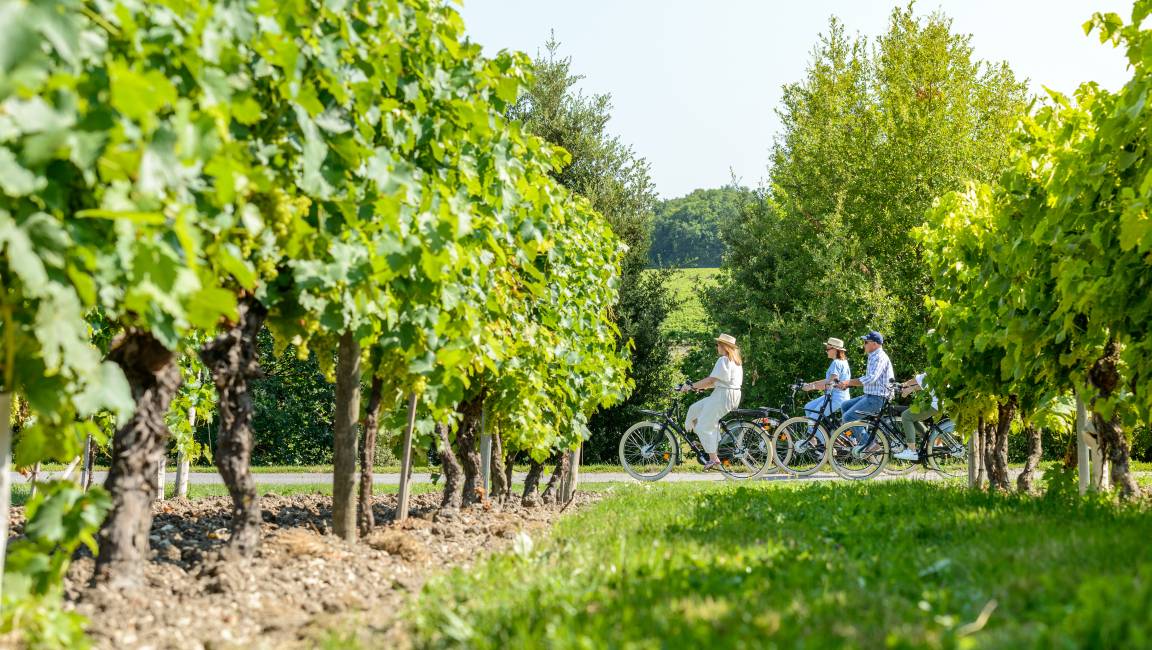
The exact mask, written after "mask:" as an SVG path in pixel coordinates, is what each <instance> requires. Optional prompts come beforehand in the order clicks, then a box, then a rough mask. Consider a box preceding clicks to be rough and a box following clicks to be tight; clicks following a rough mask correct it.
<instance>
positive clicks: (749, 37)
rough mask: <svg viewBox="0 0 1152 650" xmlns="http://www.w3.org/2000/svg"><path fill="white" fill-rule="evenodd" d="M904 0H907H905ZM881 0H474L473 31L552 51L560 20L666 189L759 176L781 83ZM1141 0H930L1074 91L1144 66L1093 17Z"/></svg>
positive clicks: (863, 24) (878, 28) (1043, 77)
mask: <svg viewBox="0 0 1152 650" xmlns="http://www.w3.org/2000/svg"><path fill="white" fill-rule="evenodd" d="M900 4H901V5H902V4H903V3H900ZM893 6H895V4H894V3H892V2H885V1H881V0H801V1H797V0H792V1H789V2H781V1H778V0H761V1H753V0H710V1H707V2H703V1H699V0H697V1H696V2H689V1H688V0H467V1H466V2H465V3H464V5H463V6H462V7H461V8H460V11H461V14H462V15H463V17H464V22H465V25H466V26H467V32H468V35H469V37H470V38H471V39H472V40H473V41H475V42H478V43H481V44H482V45H484V47H485V49H486V51H490V52H493V53H494V52H496V51H498V50H501V49H513V50H521V51H523V52H526V53H528V54H529V55H530V56H535V55H536V53H537V52H538V51H540V50H542V49H543V44H544V42H545V41H546V40H547V39H548V35H549V32H550V31H551V30H555V32H556V38H557V40H559V41H560V42H561V44H562V45H561V54H562V55H564V56H571V57H572V67H573V69H574V71H575V72H576V73H578V74H582V75H584V76H585V77H586V79H585V80H584V81H583V83H582V85H581V88H582V89H583V90H584V91H586V92H594V93H608V94H610V95H612V100H613V105H614V110H613V112H612V121H611V123H610V124H609V128H610V129H611V130H612V132H613V133H615V134H617V135H619V136H620V137H621V139H622V140H623V141H625V142H627V143H629V144H631V145H632V146H633V148H634V149H635V150H636V152H637V153H638V154H639V155H641V156H643V157H644V158H647V159H648V161H649V163H651V167H652V178H653V180H654V181H655V184H656V189H657V191H658V192H659V193H660V195H661V196H662V197H665V198H670V197H674V196H680V195H683V194H687V193H688V192H691V191H692V190H694V189H696V188H701V187H719V186H721V185H724V184H726V183H727V182H728V181H729V180H730V178H731V172H730V171H729V170H732V171H734V172H735V174H736V176H737V177H738V178H739V179H740V181H741V182H742V183H743V184H744V185H752V186H754V185H758V184H759V182H760V180H761V179H763V178H764V176H765V175H766V172H767V165H768V153H769V149H770V147H771V144H772V140H773V137H774V135H775V133H776V131H777V129H778V128H779V120H778V119H777V117H776V114H775V109H776V108H777V107H778V105H779V100H780V94H781V90H780V89H781V86H783V85H784V84H786V83H791V82H794V81H798V80H800V79H801V78H802V77H803V75H804V69H805V67H806V66H807V63H808V60H809V55H810V52H811V50H812V48H813V46H814V45H815V44H816V40H817V35H818V34H820V33H821V32H824V31H826V29H827V26H828V18H829V17H830V16H832V15H835V16H837V17H839V18H840V19H841V20H842V21H843V22H844V24H845V27H846V29H847V30H848V32H849V33H856V32H858V33H860V34H863V35H865V36H868V37H870V38H873V37H875V36H877V35H879V34H882V33H883V32H884V31H885V29H886V26H887V20H888V16H889V13H890V12H891V9H892V7H893ZM1131 8H1132V2H1131V0H924V1H921V2H918V3H917V4H916V10H917V13H921V14H926V13H929V12H931V11H933V10H935V9H942V10H943V11H944V12H945V13H946V14H947V15H949V16H950V17H952V18H953V20H954V22H953V29H954V30H955V31H958V32H961V33H968V34H972V36H973V39H972V45H973V47H974V48H975V53H976V56H977V57H978V58H981V59H985V60H991V61H999V60H1006V61H1008V63H1009V65H1010V66H1011V67H1012V69H1013V70H1014V71H1015V73H1016V75H1017V76H1018V77H1021V78H1027V79H1028V80H1029V82H1030V84H1031V88H1032V90H1033V91H1034V92H1037V93H1039V92H1041V91H1042V88H1041V87H1042V86H1048V87H1051V88H1054V89H1056V90H1059V91H1062V92H1071V91H1072V90H1074V89H1075V88H1076V86H1078V85H1079V84H1080V82H1082V81H1087V80H1094V81H1097V82H1099V83H1100V84H1101V85H1103V86H1104V87H1106V88H1109V89H1116V88H1119V87H1120V86H1122V85H1123V84H1124V82H1125V81H1126V80H1127V79H1128V78H1129V77H1130V76H1131V75H1130V72H1129V71H1127V70H1126V66H1127V61H1126V60H1125V58H1124V54H1123V52H1122V51H1121V50H1116V49H1114V48H1113V47H1112V46H1111V44H1104V45H1101V44H1100V43H1099V39H1098V38H1097V37H1096V35H1095V34H1093V35H1092V36H1091V37H1088V36H1085V35H1084V32H1083V30H1082V29H1081V25H1082V24H1083V23H1084V21H1086V20H1088V18H1089V17H1090V16H1091V15H1092V12H1094V11H1106V12H1107V11H1113V12H1116V13H1119V14H1120V15H1121V16H1123V17H1124V18H1125V19H1126V20H1127V18H1128V17H1129V15H1130V13H1131Z"/></svg>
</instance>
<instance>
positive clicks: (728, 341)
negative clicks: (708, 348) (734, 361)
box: [716, 334, 736, 347]
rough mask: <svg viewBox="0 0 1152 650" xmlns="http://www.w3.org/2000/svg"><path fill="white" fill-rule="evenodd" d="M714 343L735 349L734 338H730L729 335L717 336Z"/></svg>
mask: <svg viewBox="0 0 1152 650" xmlns="http://www.w3.org/2000/svg"><path fill="white" fill-rule="evenodd" d="M716 342H717V343H723V344H725V345H731V346H732V347H736V337H735V336H732V335H731V334H721V335H720V336H717V337H716Z"/></svg>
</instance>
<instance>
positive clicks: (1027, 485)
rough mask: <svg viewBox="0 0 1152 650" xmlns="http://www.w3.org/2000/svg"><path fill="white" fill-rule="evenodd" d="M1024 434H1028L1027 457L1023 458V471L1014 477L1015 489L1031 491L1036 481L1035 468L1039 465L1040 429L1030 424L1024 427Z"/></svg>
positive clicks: (1040, 451) (1041, 451)
mask: <svg viewBox="0 0 1152 650" xmlns="http://www.w3.org/2000/svg"><path fill="white" fill-rule="evenodd" d="M1024 435H1026V436H1028V457H1027V458H1026V459H1025V460H1024V471H1023V472H1020V476H1018V477H1016V489H1017V490H1019V491H1020V492H1031V491H1032V485H1033V483H1035V481H1036V468H1037V467H1039V466H1040V456H1041V454H1042V453H1043V449H1042V448H1041V444H1042V443H1041V439H1040V438H1041V436H1040V429H1037V428H1036V427H1034V426H1032V425H1031V424H1029V425H1027V426H1025V427H1024Z"/></svg>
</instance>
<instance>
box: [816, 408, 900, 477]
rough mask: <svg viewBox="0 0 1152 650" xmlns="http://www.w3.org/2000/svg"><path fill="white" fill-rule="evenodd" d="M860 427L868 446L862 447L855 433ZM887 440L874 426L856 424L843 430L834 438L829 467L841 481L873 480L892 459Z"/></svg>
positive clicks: (865, 423) (843, 427) (829, 456)
mask: <svg viewBox="0 0 1152 650" xmlns="http://www.w3.org/2000/svg"><path fill="white" fill-rule="evenodd" d="M856 427H859V428H860V429H862V430H863V438H864V440H867V441H868V443H867V444H866V445H861V444H859V443H860V442H862V441H858V440H856V438H855V436H854V434H853V429H854V428H856ZM890 451H891V450H890V448H889V447H888V437H887V436H886V435H884V432H883V431H882V430H880V428H879V427H878V426H876V425H875V424H872V423H871V422H865V421H863V420H856V421H855V422H847V423H845V424H843V425H841V426H840V428H839V429H836V431H835V432H834V433H833V434H832V445H831V447H830V448H829V453H828V464H829V465H831V466H832V471H834V472H836V473H837V474H838V475H840V476H841V477H842V478H846V479H852V480H857V481H859V480H863V479H870V478H872V477H874V476H876V475H877V474H879V473H880V472H882V471H884V467H885V466H886V465H887V464H888V458H889V455H890Z"/></svg>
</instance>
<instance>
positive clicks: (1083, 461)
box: [1076, 392, 1092, 496]
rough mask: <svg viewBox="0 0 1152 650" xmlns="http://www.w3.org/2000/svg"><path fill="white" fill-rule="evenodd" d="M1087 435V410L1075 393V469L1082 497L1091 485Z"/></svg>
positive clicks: (1090, 461) (1078, 394)
mask: <svg viewBox="0 0 1152 650" xmlns="http://www.w3.org/2000/svg"><path fill="white" fill-rule="evenodd" d="M1086 435H1088V409H1087V408H1086V407H1085V406H1084V400H1082V399H1080V393H1079V392H1077V393H1076V469H1077V473H1078V474H1079V475H1080V495H1081V496H1083V495H1085V494H1087V493H1088V489H1089V487H1090V486H1091V485H1092V458H1091V457H1090V454H1091V452H1090V451H1089V449H1088V441H1087V440H1086V439H1085V436H1086Z"/></svg>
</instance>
